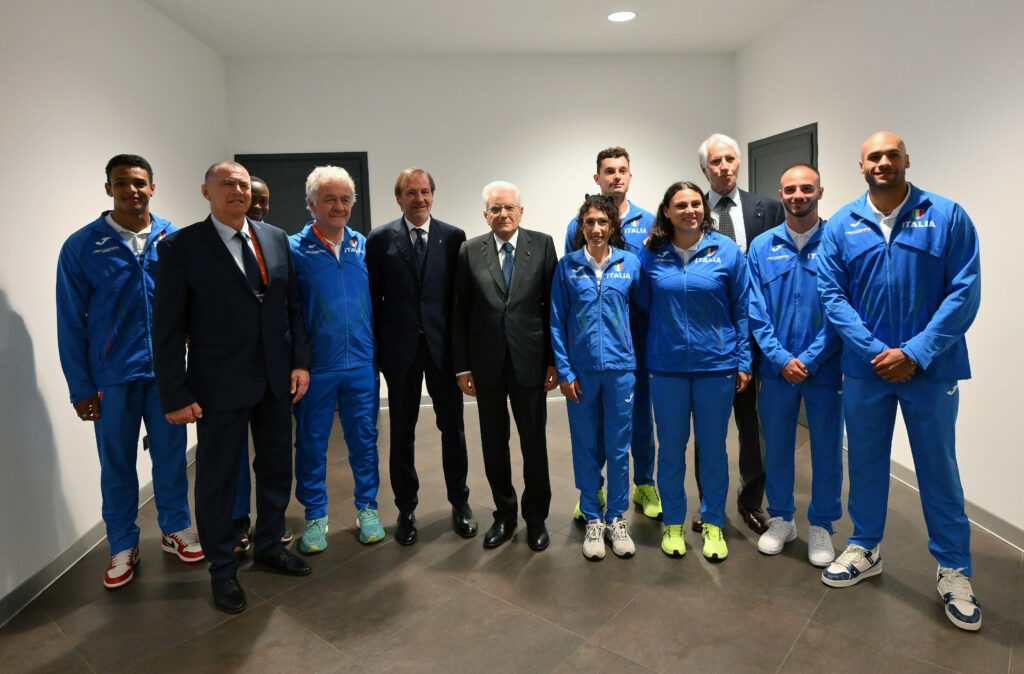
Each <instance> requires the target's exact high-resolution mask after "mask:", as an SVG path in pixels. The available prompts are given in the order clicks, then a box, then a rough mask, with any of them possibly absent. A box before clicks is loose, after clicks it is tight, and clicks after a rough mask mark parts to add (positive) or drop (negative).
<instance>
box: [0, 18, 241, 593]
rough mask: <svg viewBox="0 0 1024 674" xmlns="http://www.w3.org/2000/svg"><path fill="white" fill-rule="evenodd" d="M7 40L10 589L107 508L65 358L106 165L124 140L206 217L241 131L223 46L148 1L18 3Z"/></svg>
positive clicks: (167, 201)
mask: <svg viewBox="0 0 1024 674" xmlns="http://www.w3.org/2000/svg"><path fill="white" fill-rule="evenodd" d="M0 50H2V58H0V92H3V100H4V104H3V106H2V108H0V147H2V148H3V153H2V154H0V186H2V189H3V198H2V199H0V232H2V235H3V238H4V245H2V246H0V361H2V372H3V373H2V375H0V513H2V515H0V540H2V541H5V542H6V544H5V545H4V546H3V551H2V552H0V597H3V596H5V595H6V594H7V593H8V592H9V591H11V590H12V589H13V588H15V587H17V586H19V585H20V584H21V583H23V582H24V581H26V580H27V579H28V578H30V577H31V576H32V575H33V574H35V573H36V572H38V571H39V570H41V569H42V568H43V567H45V566H46V565H47V564H48V563H49V562H50V561H51V560H53V559H55V558H56V557H57V556H58V555H59V554H60V553H62V552H63V551H64V550H65V549H67V548H69V546H71V545H72V544H73V543H74V542H76V541H77V540H78V539H79V538H80V537H81V536H82V535H83V534H84V533H85V532H86V531H88V530H89V529H90V528H92V527H93V526H94V525H95V524H96V523H97V522H99V521H100V492H99V462H98V459H97V456H96V448H95V439H94V436H93V432H92V427H91V425H87V424H84V423H82V422H80V421H78V419H77V418H76V417H75V415H74V413H73V410H72V409H71V405H70V404H69V401H68V390H67V386H66V384H65V382H64V378H63V375H62V374H61V370H60V366H59V363H58V361H57V335H56V320H55V309H54V284H55V278H56V276H55V270H56V262H57V254H58V252H59V250H60V246H61V244H62V243H63V241H64V239H65V238H67V236H68V235H69V234H71V233H72V232H73V231H75V230H77V229H78V228H80V227H82V226H83V225H85V224H86V223H87V222H89V221H91V220H93V219H95V218H96V216H98V215H99V213H100V211H101V210H103V209H105V208H110V199H109V197H107V196H106V194H105V193H104V191H103V183H104V173H103V169H104V166H105V164H106V162H107V160H108V159H109V158H110V157H111V156H113V155H114V154H117V153H120V152H128V153H135V154H141V155H143V156H145V157H146V158H147V159H149V161H150V162H151V163H152V164H153V167H154V172H155V183H156V184H157V191H156V195H155V197H154V200H153V210H154V212H155V213H157V214H159V215H160V216H162V217H166V218H169V219H171V220H172V221H173V222H175V223H178V224H187V223H190V222H192V221H194V220H197V219H200V218H201V217H203V216H204V215H205V213H206V212H207V210H206V208H205V203H206V202H205V201H204V200H203V198H202V196H201V195H200V193H199V185H200V183H201V182H202V174H203V171H204V170H205V168H206V166H207V165H208V164H210V163H212V162H213V161H215V160H218V159H221V158H224V157H227V156H228V138H227V133H226V121H227V100H226V96H225V94H224V91H223V86H224V73H225V66H224V60H223V58H221V57H220V56H218V55H217V54H216V53H215V52H213V51H212V50H211V49H209V48H208V47H206V46H204V45H202V44H200V43H199V41H198V40H196V39H195V38H193V37H192V36H191V35H189V34H188V33H186V32H185V31H184V30H182V29H181V28H180V27H179V26H178V25H177V24H175V23H173V22H171V21H170V20H169V19H167V18H166V17H165V16H164V15H162V14H160V13H159V12H157V11H156V10H155V9H153V8H152V7H151V6H149V5H147V4H145V3H143V2H141V1H139V0H91V1H90V2H88V3H84V2H78V1H77V0H47V2H5V3H4V7H3V20H2V21H0ZM139 465H140V469H141V470H140V473H141V475H142V476H143V477H144V478H145V476H146V475H147V474H148V472H149V466H150V464H149V458H148V455H146V456H145V457H144V458H142V459H141V460H140V463H139ZM96 573H97V576H96V582H97V583H98V582H99V574H100V573H102V570H100V569H97V571H96Z"/></svg>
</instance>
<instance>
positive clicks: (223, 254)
mask: <svg viewBox="0 0 1024 674" xmlns="http://www.w3.org/2000/svg"><path fill="white" fill-rule="evenodd" d="M199 227H201V228H202V229H200V233H201V234H202V236H203V238H204V239H205V240H206V244H207V245H208V246H209V247H210V248H211V249H212V250H213V252H214V254H215V255H216V256H217V257H219V258H220V260H221V262H222V263H224V264H225V265H227V266H228V268H229V269H230V270H231V271H230V272H229V273H230V274H231V275H232V276H234V277H235V279H236V280H237V281H238V282H239V283H241V284H242V287H243V288H245V290H246V292H247V293H248V294H250V295H252V288H250V287H249V281H247V280H246V278H245V274H243V273H242V270H241V269H239V268H238V263H236V262H235V258H234V257H232V256H231V251H229V250H228V247H227V246H226V245H224V239H222V238H220V234H218V233H217V228H216V227H214V224H213V220H212V219H210V218H209V217H208V218H206V220H204V221H203V222H202V223H201V224H200V225H199Z"/></svg>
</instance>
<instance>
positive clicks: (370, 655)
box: [346, 586, 476, 671]
mask: <svg viewBox="0 0 1024 674" xmlns="http://www.w3.org/2000/svg"><path fill="white" fill-rule="evenodd" d="M470 587H472V586H470ZM473 589H476V588H473ZM458 597H459V595H457V594H456V595H452V596H451V597H450V598H449V599H446V600H444V601H443V602H441V603H440V604H438V605H437V606H435V607H434V608H432V609H430V610H429V611H424V612H423V615H421V616H419V617H418V618H416V619H415V620H412V621H411V622H409V623H407V624H405V625H402V626H401V627H399V628H398V629H396V630H394V631H393V632H391V633H390V634H388V636H387V637H386V639H385V641H386V640H387V639H393V638H395V637H397V636H398V635H400V634H402V632H405V631H406V630H409V629H412V628H413V627H415V626H416V625H418V624H420V623H421V622H423V621H424V620H426V619H427V618H428V617H429V616H431V615H433V614H434V612H436V611H439V610H441V609H443V608H444V607H445V606H447V605H448V604H451V603H452V602H453V601H455V600H456V599H458ZM346 655H347V653H346ZM350 657H351V656H350ZM374 657H376V653H375V652H374V650H373V649H369V648H368V649H365V650H364V652H362V653H360V654H359V655H358V656H356V657H353V658H352V662H354V663H356V664H357V665H359V666H360V667H362V668H363V669H366V670H368V671H373V668H372V667H371V666H370V665H369V664H366V663H364V662H363V658H370V659H371V660H372V659H373V658H374Z"/></svg>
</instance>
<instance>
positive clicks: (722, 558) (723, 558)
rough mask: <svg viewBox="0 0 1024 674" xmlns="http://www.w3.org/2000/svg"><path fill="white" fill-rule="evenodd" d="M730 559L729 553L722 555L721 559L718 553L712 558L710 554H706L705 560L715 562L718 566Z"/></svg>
mask: <svg viewBox="0 0 1024 674" xmlns="http://www.w3.org/2000/svg"><path fill="white" fill-rule="evenodd" d="M728 557H729V553H728V552H727V553H725V554H724V555H722V556H721V557H719V556H718V554H717V553H715V554H712V555H711V556H710V557H709V556H708V553H706V552H705V553H704V559H706V560H708V561H709V562H714V563H716V564H717V563H719V562H724V561H725V560H726V559H728Z"/></svg>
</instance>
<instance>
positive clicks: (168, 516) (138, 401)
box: [93, 379, 192, 555]
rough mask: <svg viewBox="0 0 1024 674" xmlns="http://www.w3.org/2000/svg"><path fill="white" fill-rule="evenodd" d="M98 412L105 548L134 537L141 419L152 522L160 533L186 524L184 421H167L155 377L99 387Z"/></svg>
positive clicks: (121, 546) (129, 544)
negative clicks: (153, 512) (150, 486)
mask: <svg viewBox="0 0 1024 674" xmlns="http://www.w3.org/2000/svg"><path fill="white" fill-rule="evenodd" d="M99 393H100V395H102V396H103V399H102V402H101V403H100V418H99V420H98V421H96V422H95V423H94V425H93V430H94V431H95V433H96V448H97V450H98V452H99V457H100V492H101V493H102V495H103V507H102V513H103V522H104V524H105V525H106V529H107V541H108V542H109V543H110V554H111V555H116V554H117V553H119V552H121V551H123V550H127V549H129V548H133V547H135V546H136V545H138V543H139V527H138V525H137V524H135V520H136V518H137V517H138V516H139V474H138V466H137V461H138V451H139V450H138V448H139V428H140V426H141V424H142V422H143V421H145V423H146V435H147V436H148V437H149V456H150V459H151V460H152V462H153V499H154V501H156V513H157V522H158V523H159V525H160V530H161V531H162V532H164V533H165V534H173V533H174V532H176V531H181V530H182V529H187V528H188V527H189V526H190V525H191V523H192V520H191V516H190V514H189V510H188V475H187V473H186V463H185V444H186V442H187V440H186V436H185V427H184V426H174V425H171V424H170V423H169V422H168V421H167V418H166V417H165V416H164V413H163V411H162V410H161V408H160V399H159V398H158V397H157V392H156V380H155V379H137V380H135V381H130V382H126V383H124V384H114V385H111V386H104V387H103V389H102V390H101V391H100V392H99Z"/></svg>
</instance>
